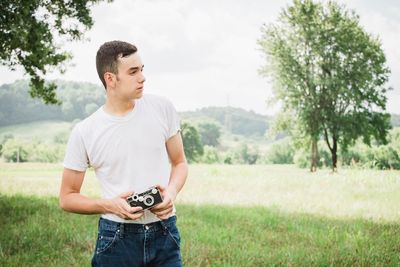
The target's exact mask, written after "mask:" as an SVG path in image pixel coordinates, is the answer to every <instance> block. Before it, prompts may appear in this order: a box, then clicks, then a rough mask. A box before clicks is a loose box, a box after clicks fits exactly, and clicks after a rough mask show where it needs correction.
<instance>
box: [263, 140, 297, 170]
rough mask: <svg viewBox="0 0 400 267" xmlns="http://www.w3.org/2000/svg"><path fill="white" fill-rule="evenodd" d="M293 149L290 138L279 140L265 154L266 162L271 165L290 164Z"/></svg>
mask: <svg viewBox="0 0 400 267" xmlns="http://www.w3.org/2000/svg"><path fill="white" fill-rule="evenodd" d="M294 153H295V148H294V146H293V144H292V142H291V140H290V138H285V139H283V140H279V141H278V142H276V143H273V144H272V145H271V148H270V149H269V150H268V153H267V156H266V157H267V162H268V163H272V164H292V163H293V157H294Z"/></svg>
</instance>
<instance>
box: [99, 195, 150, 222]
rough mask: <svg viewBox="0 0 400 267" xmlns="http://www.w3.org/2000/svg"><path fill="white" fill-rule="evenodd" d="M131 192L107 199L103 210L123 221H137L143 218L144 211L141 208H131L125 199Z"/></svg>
mask: <svg viewBox="0 0 400 267" xmlns="http://www.w3.org/2000/svg"><path fill="white" fill-rule="evenodd" d="M132 194H133V192H126V193H122V194H121V195H119V196H118V197H115V198H112V199H109V200H108V201H106V202H105V203H104V208H105V209H106V210H107V212H109V213H113V214H115V215H117V216H119V217H121V218H122V219H125V220H137V219H139V218H140V217H142V216H143V214H144V211H143V208H142V207H131V206H130V205H129V204H128V202H126V199H127V198H128V197H129V196H131V195H132Z"/></svg>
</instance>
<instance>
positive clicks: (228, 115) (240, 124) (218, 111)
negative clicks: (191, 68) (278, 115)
mask: <svg viewBox="0 0 400 267" xmlns="http://www.w3.org/2000/svg"><path fill="white" fill-rule="evenodd" d="M182 118H184V119H187V120H188V119H191V120H193V119H195V118H208V119H211V120H215V121H217V122H218V123H219V124H220V125H223V126H224V128H225V130H226V131H227V132H230V133H232V134H236V135H243V136H247V137H251V136H253V137H254V136H255V137H261V136H263V135H264V134H265V132H266V131H267V129H268V124H269V120H270V118H269V117H267V116H263V115H260V114H256V113H255V112H253V111H246V110H243V109H241V108H233V107H207V108H201V109H198V110H196V111H193V112H183V113H182Z"/></svg>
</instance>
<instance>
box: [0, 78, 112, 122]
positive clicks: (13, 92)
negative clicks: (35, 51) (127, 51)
mask: <svg viewBox="0 0 400 267" xmlns="http://www.w3.org/2000/svg"><path fill="white" fill-rule="evenodd" d="M55 82H56V84H57V86H58V89H57V96H58V98H59V99H60V100H61V101H62V104H61V105H59V106H57V105H45V104H43V103H42V102H41V100H39V99H36V98H32V97H31V96H30V95H29V93H28V82H27V81H25V80H19V81H16V82H14V83H12V84H3V85H2V86H0V126H6V125H14V124H20V123H28V122H34V121H42V120H63V121H73V120H74V119H82V118H84V117H86V116H87V115H89V114H91V113H92V112H93V111H95V110H96V109H97V108H98V107H99V106H100V105H101V104H102V103H104V99H105V93H104V89H102V88H101V87H99V86H96V85H94V84H91V83H82V82H66V81H55Z"/></svg>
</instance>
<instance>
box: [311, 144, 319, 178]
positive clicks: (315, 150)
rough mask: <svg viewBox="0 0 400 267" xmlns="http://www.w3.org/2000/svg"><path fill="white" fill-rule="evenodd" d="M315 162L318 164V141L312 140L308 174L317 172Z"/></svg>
mask: <svg viewBox="0 0 400 267" xmlns="http://www.w3.org/2000/svg"><path fill="white" fill-rule="evenodd" d="M317 162H318V140H313V141H312V144H311V166H310V172H316V171H317Z"/></svg>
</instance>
